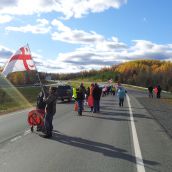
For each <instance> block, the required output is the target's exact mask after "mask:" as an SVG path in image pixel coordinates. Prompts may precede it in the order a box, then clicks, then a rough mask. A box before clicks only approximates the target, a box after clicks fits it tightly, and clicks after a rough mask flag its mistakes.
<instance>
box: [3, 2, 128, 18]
mask: <svg viewBox="0 0 172 172" xmlns="http://www.w3.org/2000/svg"><path fill="white" fill-rule="evenodd" d="M126 3H127V0H94V1H93V0H70V1H69V0H36V1H34V4H33V1H31V0H1V2H0V14H12V15H33V14H35V13H37V14H39V13H48V12H53V11H55V12H59V13H62V14H63V16H64V18H66V19H69V18H71V17H74V18H81V17H83V16H84V15H86V14H89V13H97V12H103V11H105V10H107V9H109V8H114V9H115V8H120V7H121V6H122V5H124V4H126Z"/></svg>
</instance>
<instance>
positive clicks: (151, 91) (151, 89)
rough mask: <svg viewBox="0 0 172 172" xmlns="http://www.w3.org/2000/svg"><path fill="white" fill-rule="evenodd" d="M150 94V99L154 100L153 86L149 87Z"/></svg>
mask: <svg viewBox="0 0 172 172" xmlns="http://www.w3.org/2000/svg"><path fill="white" fill-rule="evenodd" d="M148 92H149V98H153V86H152V85H150V86H149V87H148Z"/></svg>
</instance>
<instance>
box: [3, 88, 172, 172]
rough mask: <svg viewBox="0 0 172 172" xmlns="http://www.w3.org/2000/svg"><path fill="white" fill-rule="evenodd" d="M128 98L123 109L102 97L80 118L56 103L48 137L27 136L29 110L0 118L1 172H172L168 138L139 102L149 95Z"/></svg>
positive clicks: (137, 93) (135, 94) (131, 94)
mask: <svg viewBox="0 0 172 172" xmlns="http://www.w3.org/2000/svg"><path fill="white" fill-rule="evenodd" d="M128 96H129V97H127V99H126V100H125V103H124V107H119V105H118V99H117V97H116V96H115V97H113V96H112V95H109V96H106V97H103V98H102V100H101V112H100V113H97V114H93V113H91V112H89V109H88V108H85V111H86V112H84V113H83V116H77V114H76V112H74V111H73V103H70V104H68V103H57V113H56V115H55V117H54V121H53V124H54V131H53V138H52V139H45V138H42V137H40V136H39V134H38V133H36V132H35V133H30V130H29V127H28V125H27V123H26V121H27V111H28V110H26V111H20V112H17V113H12V114H8V115H4V116H1V117H0V172H40V171H41V172H144V171H146V172H171V171H172V142H171V138H170V136H169V135H168V134H167V133H166V131H165V130H164V128H163V127H162V125H160V123H159V122H158V121H157V119H154V116H153V115H152V114H151V113H150V112H149V110H148V109H149V108H147V107H145V106H144V103H143V102H141V101H140V100H141V99H142V100H143V99H144V101H146V102H148V101H149V99H148V98H146V97H147V95H146V94H145V92H142V91H136V90H135V91H134V90H128ZM148 105H149V103H148ZM146 106H147V105H146Z"/></svg>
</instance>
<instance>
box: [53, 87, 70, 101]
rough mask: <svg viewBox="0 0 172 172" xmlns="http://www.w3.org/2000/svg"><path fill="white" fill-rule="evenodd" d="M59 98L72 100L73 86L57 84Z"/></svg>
mask: <svg viewBox="0 0 172 172" xmlns="http://www.w3.org/2000/svg"><path fill="white" fill-rule="evenodd" d="M56 93H57V100H61V101H64V100H68V102H70V101H71V100H72V94H73V93H72V87H71V86H70V85H58V86H57V91H56Z"/></svg>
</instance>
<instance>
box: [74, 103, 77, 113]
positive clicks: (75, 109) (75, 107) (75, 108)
mask: <svg viewBox="0 0 172 172" xmlns="http://www.w3.org/2000/svg"><path fill="white" fill-rule="evenodd" d="M74 111H78V102H75V104H74Z"/></svg>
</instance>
